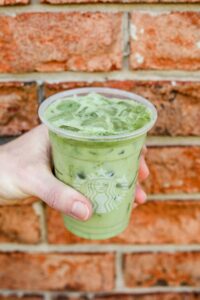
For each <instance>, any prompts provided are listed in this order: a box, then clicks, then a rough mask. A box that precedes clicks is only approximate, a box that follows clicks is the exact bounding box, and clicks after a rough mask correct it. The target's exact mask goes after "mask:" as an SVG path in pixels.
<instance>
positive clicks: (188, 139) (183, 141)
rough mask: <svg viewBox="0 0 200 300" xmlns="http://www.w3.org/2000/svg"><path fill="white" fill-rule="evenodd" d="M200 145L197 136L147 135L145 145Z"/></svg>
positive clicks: (199, 138) (199, 139)
mask: <svg viewBox="0 0 200 300" xmlns="http://www.w3.org/2000/svg"><path fill="white" fill-rule="evenodd" d="M164 145H165V146H200V137H199V136H185V137H183V136H176V137H174V136H173V137H171V136H148V137H147V146H151V147H153V146H164Z"/></svg>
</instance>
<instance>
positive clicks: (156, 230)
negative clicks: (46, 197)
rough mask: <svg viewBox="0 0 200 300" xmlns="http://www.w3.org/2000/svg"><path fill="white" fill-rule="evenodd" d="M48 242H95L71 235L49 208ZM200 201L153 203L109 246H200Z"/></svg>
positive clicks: (136, 211) (134, 215)
mask: <svg viewBox="0 0 200 300" xmlns="http://www.w3.org/2000/svg"><path fill="white" fill-rule="evenodd" d="M47 212H48V214H47V222H48V240H49V243H52V244H74V243H78V244H81V243H82V244H83V243H92V242H91V241H88V240H86V239H82V238H79V237H77V236H75V235H73V234H72V233H70V232H69V231H68V230H67V229H66V228H65V227H64V225H63V222H62V218H61V216H60V214H59V213H58V212H56V211H55V210H53V209H51V208H48V211H47ZM199 220H200V201H199V202H197V201H180V200H177V201H150V202H147V203H146V204H145V205H141V206H140V207H138V208H137V209H134V210H133V212H132V217H131V221H130V224H129V226H128V228H127V229H126V230H125V231H124V232H123V233H122V234H120V235H118V236H117V237H115V238H112V239H107V240H104V241H94V242H93V243H95V244H96V243H100V244H103V243H106V244H108V243H109V244H194V243H197V244H198V243H200V222H199Z"/></svg>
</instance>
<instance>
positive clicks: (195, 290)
mask: <svg viewBox="0 0 200 300" xmlns="http://www.w3.org/2000/svg"><path fill="white" fill-rule="evenodd" d="M46 293H48V294H49V296H50V297H52V298H54V297H56V296H59V295H62V296H66V297H67V296H68V297H70V296H71V297H81V296H87V298H88V299H93V297H94V296H95V295H96V296H106V295H111V296H112V295H113V296H114V295H117V294H119V293H123V294H138V295H143V294H154V293H163V294H164V293H200V287H195V286H186V287H179V286H177V287H176V286H175V287H174V286H171V287H169V286H168V287H162V286H157V287H139V288H137V287H136V288H123V289H122V290H120V291H110V292H65V291H60V292H55V291H51V292H49V291H35V290H28V291H27V290H14V289H13V290H12V291H10V290H6V289H0V295H4V296H9V295H13V294H15V295H17V296H18V297H22V296H23V295H33V294H34V295H38V296H41V295H43V296H45V294H46Z"/></svg>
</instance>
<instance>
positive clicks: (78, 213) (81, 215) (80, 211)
mask: <svg viewBox="0 0 200 300" xmlns="http://www.w3.org/2000/svg"><path fill="white" fill-rule="evenodd" d="M71 215H73V216H74V217H76V218H78V219H81V220H87V219H88V217H89V215H90V211H89V209H88V207H87V205H85V204H84V203H83V202H81V201H75V202H74V203H73V206H72V210H71Z"/></svg>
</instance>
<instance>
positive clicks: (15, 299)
mask: <svg viewBox="0 0 200 300" xmlns="http://www.w3.org/2000/svg"><path fill="white" fill-rule="evenodd" d="M42 299H43V298H42V297H40V296H34V295H33V296H32V295H30V296H29V295H28V296H23V297H19V296H17V295H9V296H2V295H0V300H42Z"/></svg>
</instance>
